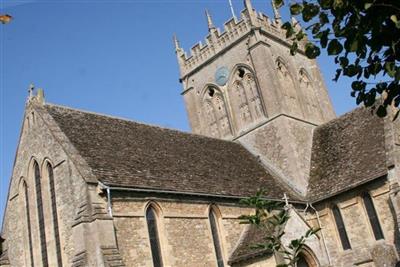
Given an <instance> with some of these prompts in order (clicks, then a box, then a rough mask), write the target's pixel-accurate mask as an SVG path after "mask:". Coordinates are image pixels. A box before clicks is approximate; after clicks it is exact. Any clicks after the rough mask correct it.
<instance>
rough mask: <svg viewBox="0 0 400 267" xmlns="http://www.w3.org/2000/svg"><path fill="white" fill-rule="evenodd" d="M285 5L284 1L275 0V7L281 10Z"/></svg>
mask: <svg viewBox="0 0 400 267" xmlns="http://www.w3.org/2000/svg"><path fill="white" fill-rule="evenodd" d="M283 4H284V2H283V0H274V5H275V6H276V8H280V7H281V6H283Z"/></svg>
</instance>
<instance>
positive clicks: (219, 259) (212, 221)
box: [208, 208, 224, 267]
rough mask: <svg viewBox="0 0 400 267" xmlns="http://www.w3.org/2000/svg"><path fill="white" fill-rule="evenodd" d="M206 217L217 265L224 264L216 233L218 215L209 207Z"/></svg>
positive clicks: (219, 266) (221, 265) (221, 266)
mask: <svg viewBox="0 0 400 267" xmlns="http://www.w3.org/2000/svg"><path fill="white" fill-rule="evenodd" d="M208 219H209V220H210V226H211V235H212V238H213V242H214V249H215V256H216V257H217V266H218V267H223V266H224V258H223V256H222V249H221V240H220V237H219V233H218V217H217V214H216V213H215V211H214V208H210V211H209V214H208Z"/></svg>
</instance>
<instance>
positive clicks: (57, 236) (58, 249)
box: [47, 163, 62, 266]
mask: <svg viewBox="0 0 400 267" xmlns="http://www.w3.org/2000/svg"><path fill="white" fill-rule="evenodd" d="M47 173H48V175H49V187H50V200H51V211H52V215H53V227H54V240H55V245H56V254H57V263H58V266H62V258H61V244H60V233H59V228H58V216H57V203H56V192H55V187H54V172H53V167H52V166H51V165H50V163H47Z"/></svg>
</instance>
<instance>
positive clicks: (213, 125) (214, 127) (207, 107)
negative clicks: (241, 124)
mask: <svg viewBox="0 0 400 267" xmlns="http://www.w3.org/2000/svg"><path fill="white" fill-rule="evenodd" d="M203 110H204V112H205V122H206V125H205V129H204V130H205V132H206V133H208V135H210V136H213V137H226V136H229V135H231V134H232V132H231V125H230V121H229V117H228V112H227V109H226V105H225V100H224V97H223V95H222V93H221V92H220V90H218V89H217V88H214V87H212V86H210V87H208V88H207V89H206V91H205V92H204V96H203Z"/></svg>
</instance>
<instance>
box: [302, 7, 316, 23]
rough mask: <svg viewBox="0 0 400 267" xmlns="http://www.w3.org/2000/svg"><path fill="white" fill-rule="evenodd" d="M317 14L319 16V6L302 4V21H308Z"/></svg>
mask: <svg viewBox="0 0 400 267" xmlns="http://www.w3.org/2000/svg"><path fill="white" fill-rule="evenodd" d="M318 14H319V6H318V5H315V4H310V3H307V2H304V4H303V10H302V15H303V20H304V21H305V22H308V21H310V20H311V19H312V18H314V17H315V16H316V15H318Z"/></svg>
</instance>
